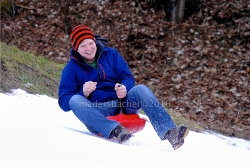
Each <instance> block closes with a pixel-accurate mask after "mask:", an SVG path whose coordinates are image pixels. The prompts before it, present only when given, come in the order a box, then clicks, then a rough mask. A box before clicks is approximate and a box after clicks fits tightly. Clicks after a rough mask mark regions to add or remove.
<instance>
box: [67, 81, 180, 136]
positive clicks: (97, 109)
mask: <svg viewBox="0 0 250 167" xmlns="http://www.w3.org/2000/svg"><path fill="white" fill-rule="evenodd" d="M123 102H124V103H123V106H124V112H125V113H126V114H133V113H138V112H139V111H140V109H141V108H142V110H143V111H144V112H145V114H146V115H147V116H148V118H149V120H150V122H151V124H152V126H153V127H154V129H155V131H156V133H157V135H158V136H159V138H160V139H163V138H164V136H165V134H166V132H167V131H168V130H170V129H173V128H175V127H176V125H175V123H174V122H173V120H172V118H171V117H170V115H169V114H168V113H167V111H166V110H165V109H164V108H163V106H162V105H161V104H160V102H159V101H158V99H157V98H156V97H155V95H154V94H153V93H152V91H151V90H150V89H149V88H148V87H146V86H145V85H137V86H135V87H133V88H132V89H131V90H130V91H129V92H128V93H127V96H126V97H125V98H124V99H123ZM69 106H70V108H71V110H72V111H73V112H74V114H75V115H76V117H77V118H78V119H79V120H80V121H81V122H82V123H83V124H84V125H85V126H86V127H87V129H88V130H89V131H90V132H92V133H100V134H101V135H102V136H104V137H105V138H109V136H110V133H111V131H112V130H113V129H114V128H115V127H116V126H117V125H118V124H119V123H118V122H116V121H112V120H109V119H107V118H106V116H110V115H117V114H118V113H119V111H118V110H117V106H118V100H113V101H109V102H103V103H92V102H90V101H89V100H88V99H86V98H85V97H83V96H80V95H74V96H72V98H71V99H70V101H69Z"/></svg>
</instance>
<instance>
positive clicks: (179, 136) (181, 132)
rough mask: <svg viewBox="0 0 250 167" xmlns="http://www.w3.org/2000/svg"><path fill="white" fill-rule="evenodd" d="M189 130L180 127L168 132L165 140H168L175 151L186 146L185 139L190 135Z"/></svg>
mask: <svg viewBox="0 0 250 167" xmlns="http://www.w3.org/2000/svg"><path fill="white" fill-rule="evenodd" d="M188 132H189V130H188V128H187V127H186V126H183V125H180V126H177V127H176V128H174V129H171V130H169V131H167V133H166V135H165V137H164V139H168V141H169V142H170V144H171V145H172V147H173V149H174V150H176V149H178V148H179V147H181V146H182V145H183V144H184V138H185V137H186V136H187V135H188Z"/></svg>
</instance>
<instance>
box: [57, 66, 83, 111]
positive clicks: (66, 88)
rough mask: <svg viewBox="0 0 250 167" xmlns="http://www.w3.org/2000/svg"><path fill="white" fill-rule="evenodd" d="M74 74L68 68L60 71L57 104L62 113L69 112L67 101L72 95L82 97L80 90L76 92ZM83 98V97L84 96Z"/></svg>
mask: <svg viewBox="0 0 250 167" xmlns="http://www.w3.org/2000/svg"><path fill="white" fill-rule="evenodd" d="M77 86H78V85H77V81H76V73H75V72H74V70H73V69H72V68H70V67H69V66H67V65H66V66H65V67H64V69H63V70H62V75H61V81H60V85H59V89H58V104H59V106H60V108H61V109H62V110H63V111H70V110H71V108H70V106H69V100H70V99H71V97H72V96H73V95H77V94H78V95H81V96H84V94H83V91H82V89H80V91H78V92H77ZM84 97H85V96H84Z"/></svg>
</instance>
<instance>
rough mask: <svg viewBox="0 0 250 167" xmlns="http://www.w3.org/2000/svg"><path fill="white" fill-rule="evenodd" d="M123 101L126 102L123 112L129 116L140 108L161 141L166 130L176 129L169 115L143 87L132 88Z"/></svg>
mask: <svg viewBox="0 0 250 167" xmlns="http://www.w3.org/2000/svg"><path fill="white" fill-rule="evenodd" d="M124 101H125V102H126V109H125V112H127V113H129V114H130V113H133V112H134V113H135V112H138V110H139V109H140V108H142V109H143V111H144V112H145V114H146V115H147V116H148V118H149V120H150V122H151V124H152V126H153V127H154V129H155V131H156V133H157V134H158V136H159V137H160V138H161V139H163V138H164V137H165V135H166V133H167V131H168V130H170V129H173V128H175V127H176V125H175V123H174V121H173V120H172V118H171V117H170V115H169V114H168V113H167V111H166V110H165V109H164V108H163V106H162V105H161V104H160V102H159V101H158V99H157V98H156V97H155V95H154V94H153V93H152V91H151V90H150V89H149V88H148V87H146V86H145V85H137V86H135V87H134V88H132V89H131V90H130V91H129V92H128V94H127V97H126V99H125V100H124Z"/></svg>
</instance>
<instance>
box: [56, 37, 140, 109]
mask: <svg viewBox="0 0 250 167" xmlns="http://www.w3.org/2000/svg"><path fill="white" fill-rule="evenodd" d="M96 39H97V41H96V45H97V53H96V59H97V69H96V68H94V67H92V66H90V65H88V64H87V63H86V62H85V60H84V59H83V58H82V56H81V55H80V54H79V53H78V52H76V51H75V50H73V49H71V50H70V60H69V62H68V63H67V64H66V66H65V67H64V69H63V70H62V75H61V81H60V85H59V90H58V98H59V99H58V103H59V106H60V107H61V109H62V110H64V111H70V110H71V108H70V106H69V100H70V98H71V97H72V96H73V95H81V96H84V94H83V84H84V83H85V82H87V81H93V82H97V86H96V90H95V91H93V92H92V93H91V94H90V95H89V97H88V99H89V100H90V101H91V102H107V101H110V100H114V99H118V97H117V95H116V92H115V90H114V87H115V84H116V83H120V84H122V85H124V86H126V89H127V91H129V90H130V89H131V88H132V87H133V86H134V84H135V80H134V77H133V75H132V73H131V71H130V70H129V67H128V64H127V63H126V62H125V60H124V59H123V57H122V56H121V55H120V54H119V52H118V51H117V50H116V49H114V48H109V47H107V46H106V45H105V42H104V41H103V40H102V39H101V38H100V40H98V37H97V38H96Z"/></svg>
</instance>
